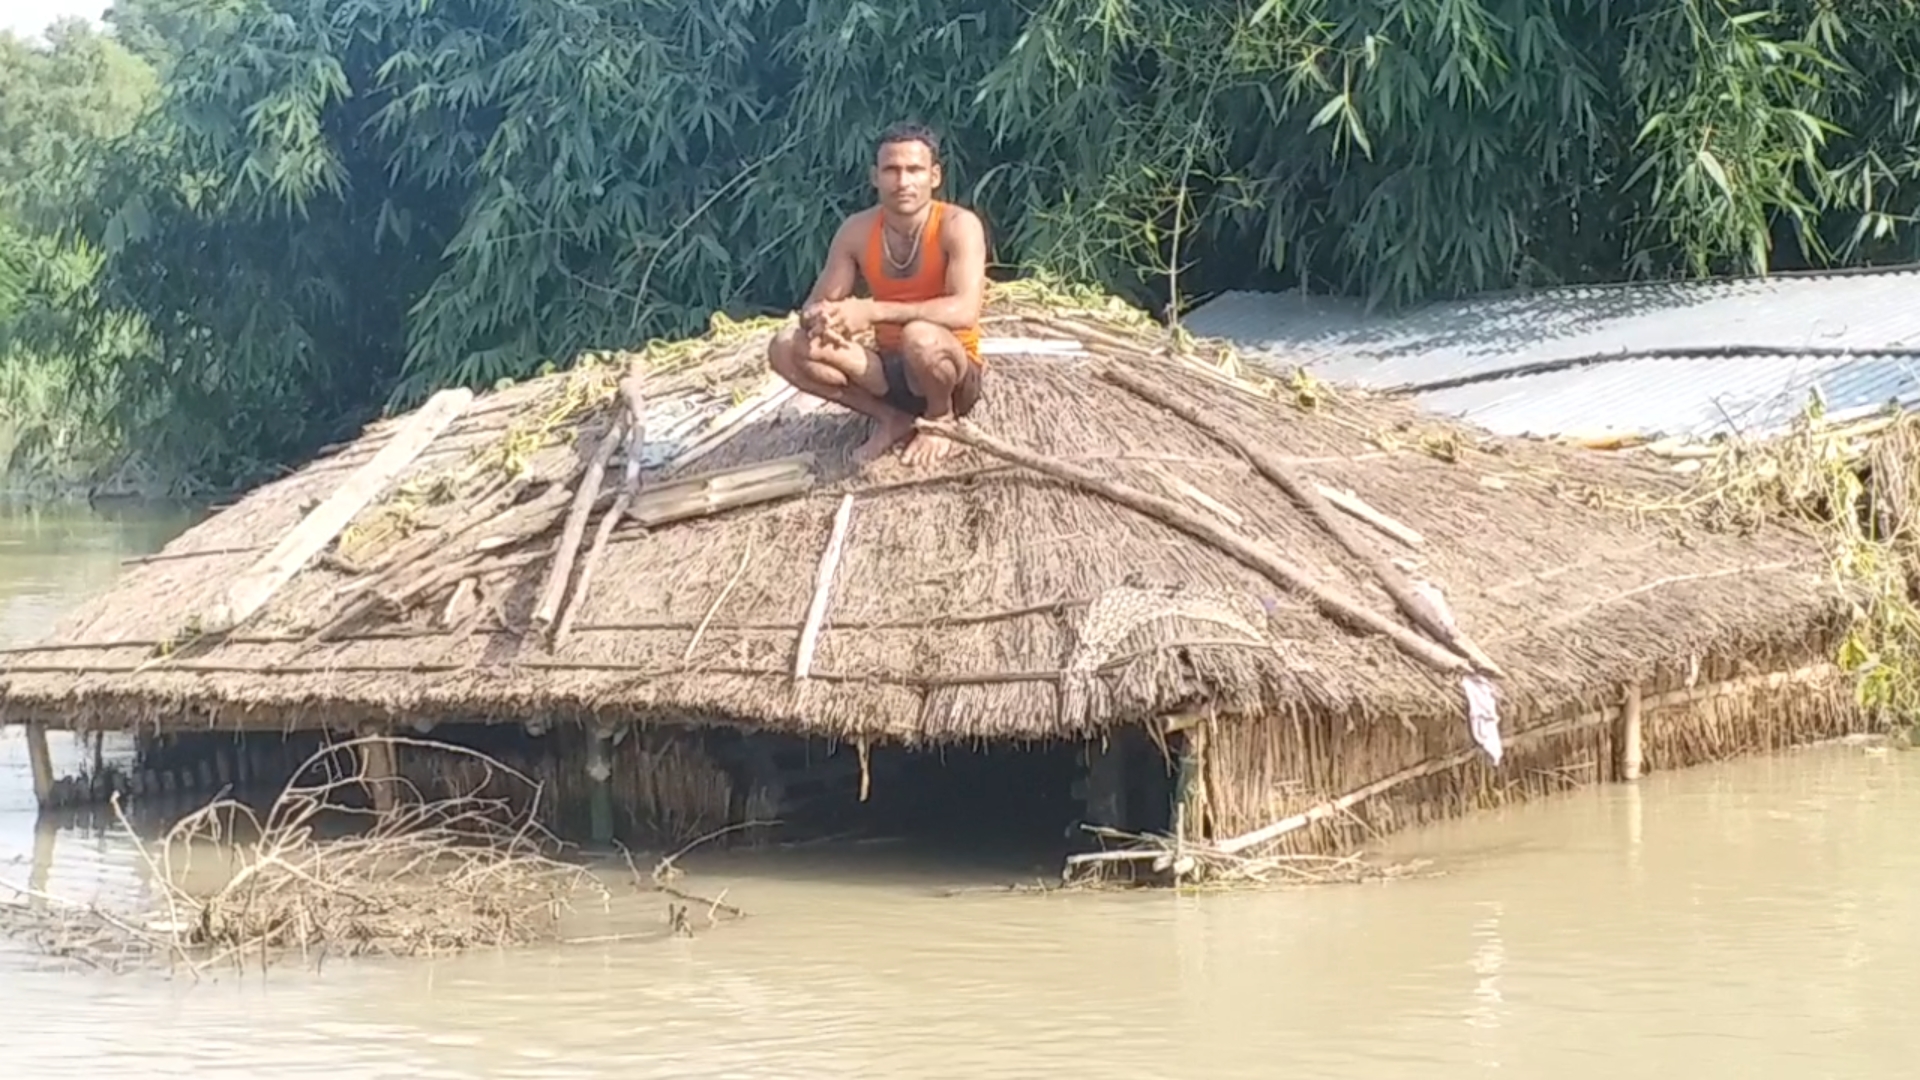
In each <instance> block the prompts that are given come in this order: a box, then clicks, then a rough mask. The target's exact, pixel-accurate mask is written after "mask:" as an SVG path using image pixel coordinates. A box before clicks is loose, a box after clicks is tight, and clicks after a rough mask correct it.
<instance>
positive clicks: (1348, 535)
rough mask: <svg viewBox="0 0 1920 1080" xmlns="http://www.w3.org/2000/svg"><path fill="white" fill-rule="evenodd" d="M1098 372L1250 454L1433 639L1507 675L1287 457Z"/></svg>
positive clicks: (1113, 374)
mask: <svg viewBox="0 0 1920 1080" xmlns="http://www.w3.org/2000/svg"><path fill="white" fill-rule="evenodd" d="M1100 377H1101V378H1103V379H1105V380H1107V381H1108V382H1110V383H1113V384H1114V385H1115V386H1118V387H1120V388H1121V389H1123V390H1125V391H1127V392H1128V393H1130V394H1133V395H1134V396H1135V397H1138V398H1140V399H1141V400H1142V401H1146V402H1150V403H1151V404H1154V405H1157V406H1159V407H1160V408H1162V409H1165V410H1166V411H1167V412H1170V413H1172V414H1173V415H1175V416H1178V417H1179V418H1180V419H1182V420H1185V421H1186V422H1187V423H1189V424H1192V425H1193V426H1194V427H1195V428H1198V429H1199V430H1201V431H1203V432H1205V433H1206V434H1207V435H1209V436H1211V437H1212V438H1213V439H1214V440H1215V441H1217V442H1219V443H1220V444H1221V445H1223V446H1225V447H1227V448H1228V449H1230V450H1233V451H1235V452H1237V453H1239V454H1240V455H1241V456H1242V457H1244V458H1246V459H1247V461H1248V463H1250V464H1251V465H1252V466H1253V467H1254V470H1255V471H1256V472H1258V473H1259V474H1260V475H1262V476H1264V477H1266V478H1267V479H1268V480H1270V481H1272V482H1273V484H1274V485H1275V486H1276V487H1278V488H1280V489H1281V490H1282V491H1284V492H1286V493H1287V495H1288V496H1289V497H1290V498H1292V499H1293V501H1294V502H1296V503H1298V504H1299V505H1300V507H1301V509H1304V510H1306V511H1307V512H1308V513H1309V514H1311V515H1313V517H1314V519H1315V520H1317V521H1318V522H1319V523H1320V527H1321V528H1322V529H1325V530H1326V531H1327V533H1328V534H1329V535H1331V536H1332V537H1333V538H1334V540H1335V541H1337V542H1338V543H1339V545H1340V546H1341V547H1343V548H1345V549H1346V551H1347V553H1348V554H1349V555H1352V556H1353V557H1354V558H1356V559H1358V560H1360V562H1361V563H1363V564H1364V565H1365V566H1366V567H1367V569H1369V570H1371V571H1372V572H1373V576H1374V578H1375V579H1376V580H1378V581H1379V582H1380V585H1381V587H1382V588H1384V589H1385V590H1386V591H1387V595H1388V596H1391V597H1393V602H1394V603H1395V604H1397V605H1398V606H1399V608H1400V610H1401V612H1402V613H1403V614H1405V615H1406V616H1407V618H1408V620H1409V621H1411V622H1412V623H1413V624H1414V625H1415V626H1418V627H1419V628H1420V629H1422V630H1425V631H1426V632H1427V633H1428V634H1430V635H1432V637H1433V638H1434V640H1436V641H1439V642H1441V643H1443V644H1445V645H1447V646H1450V647H1451V648H1452V649H1453V650H1454V651H1455V652H1458V653H1459V654H1460V655H1461V656H1463V657H1465V658H1466V659H1467V660H1468V661H1469V662H1471V663H1472V664H1473V666H1474V667H1475V668H1477V669H1478V670H1480V671H1482V672H1485V673H1486V674H1488V675H1492V676H1495V677H1496V678H1504V677H1505V674H1506V673H1505V672H1503V671H1501V670H1500V666H1499V665H1498V664H1495V663H1494V662H1493V659H1492V658H1491V657H1489V656H1488V655H1487V654H1486V653H1485V652H1484V651H1482V650H1481V648H1480V647H1479V646H1478V645H1476V644H1474V642H1473V639H1472V638H1470V637H1468V636H1467V635H1466V633H1465V632H1463V631H1461V630H1459V629H1458V628H1457V627H1449V626H1448V625H1447V624H1446V623H1445V622H1444V621H1442V619H1441V618H1440V613H1439V612H1438V611H1436V610H1434V607H1433V605H1432V604H1430V603H1428V602H1427V601H1426V599H1425V598H1424V597H1422V596H1420V595H1419V594H1418V593H1416V592H1414V589H1413V583H1412V582H1410V581H1408V580H1407V576H1406V575H1405V574H1404V573H1402V572H1401V571H1400V568H1399V567H1396V566H1394V565H1393V564H1392V563H1390V562H1388V561H1387V560H1386V558H1385V557H1384V556H1382V555H1381V554H1380V553H1379V552H1378V551H1376V550H1374V549H1373V548H1372V547H1370V546H1369V545H1368V544H1367V543H1366V542H1365V541H1364V540H1362V539H1361V538H1360V537H1359V536H1358V535H1357V534H1356V533H1354V531H1353V530H1352V529H1350V528H1348V527H1347V523H1346V521H1345V520H1344V519H1342V518H1341V517H1340V516H1339V515H1337V514H1335V513H1334V512H1333V507H1332V506H1331V504H1329V503H1328V502H1327V500H1326V499H1324V498H1322V497H1321V496H1320V493H1319V492H1318V491H1316V490H1315V489H1314V488H1311V487H1309V486H1307V485H1306V484H1304V483H1302V482H1301V480H1300V478H1299V477H1298V476H1296V475H1294V472H1293V470H1292V469H1290V468H1288V467H1287V466H1286V465H1285V464H1284V463H1283V462H1281V461H1279V460H1277V459H1275V458H1274V456H1273V455H1272V454H1269V453H1267V452H1266V451H1264V450H1261V449H1260V448H1259V447H1257V446H1254V445H1252V444H1251V443H1249V442H1247V441H1246V440H1244V439H1240V438H1237V437H1235V436H1233V435H1229V434H1228V433H1226V432H1224V431H1222V430H1220V428H1219V426H1218V425H1216V424H1213V423H1210V422H1208V420H1207V418H1206V416H1205V415H1203V414H1202V413H1201V412H1200V410H1199V409H1197V408H1195V407H1193V406H1192V405H1190V404H1188V403H1187V402H1184V401H1181V400H1179V399H1177V398H1175V397H1173V396H1172V395H1171V394H1169V393H1167V392H1166V391H1165V390H1162V389H1161V388H1159V387H1157V386H1154V385H1152V384H1151V383H1148V382H1146V381H1145V380H1143V379H1141V378H1140V377H1139V376H1137V375H1135V374H1134V373H1133V372H1130V371H1126V370H1124V369H1121V368H1118V367H1111V366H1109V367H1107V368H1104V369H1102V370H1101V372H1100Z"/></svg>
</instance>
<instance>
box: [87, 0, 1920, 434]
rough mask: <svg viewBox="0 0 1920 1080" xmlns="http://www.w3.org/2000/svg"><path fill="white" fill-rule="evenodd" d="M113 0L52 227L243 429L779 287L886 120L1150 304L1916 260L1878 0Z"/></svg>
mask: <svg viewBox="0 0 1920 1080" xmlns="http://www.w3.org/2000/svg"><path fill="white" fill-rule="evenodd" d="M140 6H141V7H142V8H144V9H150V10H149V16H148V17H147V19H146V21H145V22H143V23H141V25H142V26H143V27H144V28H146V32H147V33H149V34H150V35H154V34H158V35H161V36H163V37H165V45H166V48H165V49H163V50H160V51H163V52H164V53H165V57H166V62H165V64H164V71H165V73H166V74H165V87H164V102H163V105H162V107H161V108H160V109H159V110H157V111H156V112H155V113H154V114H153V115H152V116H151V117H150V119H149V122H148V123H146V124H145V125H144V126H143V127H142V128H141V129H140V130H139V131H138V132H136V133H135V135H133V136H132V137H130V138H129V139H127V140H123V141H120V142H118V143H115V144H114V145H112V146H111V148H110V152H111V157H112V160H113V161H115V162H117V163H118V164H117V166H116V168H115V171H114V176H113V178H112V180H111V182H110V183H109V184H108V185H107V187H106V188H105V189H103V190H102V192H101V194H100V196H99V197H98V198H96V199H92V200H88V201H83V213H82V214H81V215H80V216H79V220H78V222H77V224H79V226H80V227H81V229H82V231H83V232H84V233H85V234H86V235H88V236H90V237H92V238H94V239H95V240H97V241H98V242H99V243H100V244H101V245H102V247H103V248H104V250H105V252H106V272H105V276H104V279H103V280H104V282H105V289H104V291H103V292H102V293H101V294H100V300H99V302H100V303H101V305H103V307H104V308H106V309H112V310H125V311H133V312H137V313H138V314H139V315H140V316H141V317H142V318H143V319H144V320H145V321H146V324H147V325H148V326H150V328H151V332H152V334H153V340H154V342H155V346H154V348H153V350H152V355H151V358H150V359H149V360H148V361H147V363H146V365H145V366H143V367H140V368H139V370H137V371H134V372H131V373H129V374H128V375H127V376H126V378H127V381H128V385H129V386H131V387H135V388H137V392H138V393H141V394H146V395H148V396H149V400H155V399H157V398H158V397H159V396H165V397H167V399H168V400H170V401H173V402H175V403H177V405H178V409H177V410H176V411H177V414H178V415H179V416H183V417H187V418H190V419H189V421H182V422H181V423H182V424H183V425H185V424H188V423H190V425H191V426H190V427H188V426H180V427H178V428H176V429H174V430H173V432H172V434H171V435H170V436H169V437H170V438H172V439H173V440H174V443H175V444H177V445H178V446H180V447H185V446H186V445H187V441H188V440H189V438H190V436H189V434H188V433H189V432H190V431H199V432H202V433H203V434H202V435H201V436H200V437H201V438H202V439H203V440H204V438H205V435H204V432H205V431H206V430H208V428H209V426H211V427H213V428H214V429H215V430H217V431H218V432H220V433H221V434H220V435H219V438H221V439H223V440H226V446H227V450H228V452H230V455H231V456H233V458H234V460H236V461H238V460H240V459H241V458H242V457H244V456H249V455H250V456H259V457H266V458H285V457H289V456H293V455H296V454H298V453H300V452H303V451H304V450H305V449H307V448H310V447H311V445H312V444H314V443H315V442H317V441H319V440H321V439H324V438H328V437H332V436H335V435H337V434H339V433H340V432H341V431H342V430H343V429H344V427H345V426H346V425H348V424H350V423H357V422H359V421H361V420H364V419H365V418H366V417H367V415H369V413H370V411H371V410H373V409H375V408H377V407H379V406H381V405H383V404H388V403H393V402H400V403H404V402H409V401H415V400H418V399H419V398H420V397H421V396H422V395H423V394H424V393H426V392H428V391H429V390H431V389H432V388H434V387H436V386H440V385H444V384H447V383H455V382H457V383H465V384H469V385H475V386H485V385H488V384H491V383H493V382H495V381H497V380H500V379H505V378H517V377H522V376H525V375H527V374H529V373H531V372H533V371H535V370H537V369H538V368H539V367H540V365H542V364H543V363H547V362H551V361H553V360H557V359H563V358H565V357H566V356H568V355H570V354H572V353H573V352H575V351H576V350H579V349H581V348H584V347H606V346H621V345H629V344H633V343H635V342H637V341H639V340H642V339H644V338H646V337H649V336H653V335H658V334H668V333H684V332H687V331H691V330H697V329H698V328H699V327H700V326H701V324H702V323H703V321H704V320H705V318H706V317H707V314H708V313H709V312H710V311H713V310H715V309H724V310H728V311H730V312H733V313H735V314H745V313H752V312H761V311H772V310H780V309H783V308H785V307H787V306H789V305H791V304H792V303H793V302H794V301H795V300H796V298H797V297H798V296H800V295H801V294H802V293H803V292H804V291H805V289H806V287H807V284H808V283H809V281H810V279H811V277H812V274H813V273H814V270H815V267H816V265H817V260H818V258H819V257H820V255H821V253H822V250H823V248H824V245H825V243H826V240H827V237H828V235H829V233H830V231H831V228H832V225H833V223H834V221H835V220H836V219H837V217H838V216H839V215H841V214H843V213H845V212H847V211H850V210H852V209H854V208H856V207H857V206H859V205H861V204H862V202H863V201H864V200H865V199H866V197H867V192H866V188H865V183H866V181H865V176H866V172H865V170H866V166H867V163H868V161H869V160H870V157H871V139H872V137H873V135H874V134H875V133H876V132H877V131H878V130H879V129H880V128H881V127H882V126H884V125H885V124H887V123H889V122H891V121H894V120H896V119H901V118H909V117H911V118H919V119H924V120H926V121H929V122H931V123H933V124H935V125H936V126H938V127H939V128H941V129H942V130H943V131H944V132H945V133H946V134H947V136H948V138H949V142H950V164H949V168H948V177H949V188H950V191H949V193H950V194H951V195H953V196H955V197H958V198H961V199H964V200H966V201H968V202H970V203H973V204H975V205H977V206H978V207H979V208H980V209H981V211H982V212H983V213H984V214H985V215H986V217H987V219H988V221H989V224H990V227H991V229H992V235H993V240H994V251H995V256H996V258H997V260H998V261H999V262H1000V263H1001V264H1003V265H1004V266H1006V267H1008V268H1025V269H1033V268H1046V269H1048V270H1050V271H1052V272H1055V273H1059V274H1062V275H1065V276H1068V277H1072V278H1077V279H1081V280H1088V281H1093V282H1097V283H1101V284H1104V285H1107V286H1109V287H1112V288H1116V289H1119V290H1121V291H1123V292H1126V293H1129V294H1130V295H1132V296H1133V297H1134V298H1135V299H1138V300H1141V301H1143V302H1149V303H1152V304H1154V305H1155V306H1158V305H1159V304H1160V303H1162V302H1164V301H1166V300H1167V299H1168V298H1169V294H1170V293H1172V294H1180V295H1190V294H1191V293H1193V292H1195V291H1197V290H1202V289H1206V288H1209V287H1219V286H1244V285H1248V284H1263V283H1264V284H1277V285H1281V286H1286V285H1296V284H1300V285H1305V286H1307V287H1309V288H1312V289H1315V290H1321V291H1325V290H1338V291H1343V292H1349V293H1353V294H1356V295H1360V296H1364V297H1367V298H1369V299H1371V300H1373V301H1376V302H1378V303H1381V304H1384V305H1389V306H1391V305H1395V304H1402V303H1407V302H1411V301H1416V300H1419V299H1422V298H1426V297H1432V296H1439V295H1449V294H1457V293H1462V292H1468V291H1474V290H1480V289H1487V288H1494V287H1504V286H1510V285H1515V284H1529V283H1531V284H1539V283H1548V282H1563V281H1592V280H1613V279H1619V278H1622V277H1630V276H1665V275H1673V274H1687V273H1693V274H1698V273H1707V272H1729V271H1740V270H1753V269H1763V268H1769V267H1778V266H1784V265H1800V264H1820V263H1824V262H1832V261H1854V262H1858V261H1863V260H1894V259H1907V258H1912V257H1913V255H1914V232H1913V229H1912V228H1911V218H1912V214H1913V212H1914V207H1915V202H1916V193H1917V192H1920V181H1916V177H1915V169H1916V167H1917V164H1916V163H1917V162H1920V158H1917V157H1916V154H1920V136H1916V130H1917V124H1920V83H1917V82H1916V79H1920V58H1917V57H1916V48H1917V47H1920V13H1916V10H1915V8H1914V6H1913V4H1912V3H1909V2H1902V0H1877V2H1864V3H1858V4H1853V3H1849V4H1845V5H1841V4H1837V3H1835V2H1833V0H1771V2H1769V0H1756V2H1751V3H1734V2H1731V0H1022V2H1021V3H1009V2H1007V0H941V2H939V3H933V2H910V0H899V2H889V3H881V2H879V0H702V2H700V3H687V2H682V0H220V2H219V3H217V4H209V5H205V6H204V12H205V13H204V14H196V12H200V11H201V10H202V9H201V8H198V7H194V6H192V5H181V4H180V3H178V2H177V0H144V3H142V4H141V5H140ZM155 13H158V14H155ZM160 15H165V16H166V17H165V18H160V17H159V16H160ZM154 27H164V28H165V29H164V31H161V30H154V29H153V28H154ZM188 29H191V33H189V32H188ZM154 48H155V49H159V47H158V46H154ZM308 418H312V419H308ZM209 421H215V423H212V424H211V425H210V424H209ZM182 452H184V450H183V451H182ZM243 452H244V453H243Z"/></svg>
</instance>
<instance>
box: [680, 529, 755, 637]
mask: <svg viewBox="0 0 1920 1080" xmlns="http://www.w3.org/2000/svg"><path fill="white" fill-rule="evenodd" d="M752 558H753V538H752V537H748V538H747V543H746V546H745V548H744V550H742V551H741V552H740V565H739V566H736V567H734V568H733V576H732V577H730V578H728V579H727V583H726V584H725V585H723V586H721V587H720V595H718V596H716V597H714V598H713V603H712V604H709V605H708V606H707V613H706V614H705V615H702V616H701V617H700V625H699V626H696V627H694V628H693V639H692V640H690V641H688V642H687V651H686V652H683V653H681V654H680V662H681V663H683V664H684V663H686V662H687V661H689V660H692V659H693V650H695V649H697V648H699V647H700V639H701V638H702V637H704V636H705V635H706V632H707V626H708V625H709V624H710V623H712V622H713V617H714V615H715V614H717V613H718V612H719V611H720V605H722V604H724V603H726V602H727V597H729V596H732V595H733V587H734V586H735V585H738V584H740V575H742V574H744V573H746V572H747V563H748V562H749V561H750V560H751V559H752Z"/></svg>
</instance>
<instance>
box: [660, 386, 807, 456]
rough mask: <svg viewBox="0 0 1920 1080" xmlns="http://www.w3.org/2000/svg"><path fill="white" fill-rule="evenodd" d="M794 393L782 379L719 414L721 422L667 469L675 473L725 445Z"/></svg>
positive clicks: (782, 403) (793, 389) (784, 402)
mask: <svg viewBox="0 0 1920 1080" xmlns="http://www.w3.org/2000/svg"><path fill="white" fill-rule="evenodd" d="M795 393H796V390H795V388H794V387H793V386H792V385H791V384H789V383H784V382H783V383H781V384H780V385H779V386H778V387H775V388H772V389H771V390H770V391H769V392H767V393H765V394H764V395H763V396H761V397H759V398H756V399H752V400H750V401H746V402H742V403H741V406H736V407H735V408H734V409H733V410H729V411H728V412H727V413H723V414H721V417H720V420H721V421H723V422H724V424H723V425H722V424H719V423H717V424H716V426H715V427H714V428H713V429H712V430H711V431H710V432H709V433H708V434H707V435H706V436H704V437H703V438H702V439H701V440H700V441H699V442H698V443H696V444H694V445H693V446H691V447H688V448H687V449H686V450H685V451H683V452H682V453H681V454H680V456H679V457H676V458H674V459H673V461H672V462H670V463H669V464H668V465H667V468H666V471H668V472H670V473H672V474H673V475H675V476H678V475H679V474H680V473H681V472H683V471H685V470H686V468H687V467H688V466H690V465H692V464H693V463H694V462H696V461H699V460H700V459H701V458H704V457H706V456H707V455H708V454H711V453H713V452H714V451H715V450H718V449H720V447H722V446H724V445H726V443H727V441H728V440H730V439H732V438H733V437H734V436H735V435H737V434H739V433H740V432H741V431H742V430H744V429H745V428H746V427H747V425H748V424H751V423H753V422H754V421H756V420H758V419H760V418H761V417H763V416H765V415H767V414H768V413H770V412H773V411H774V410H776V409H778V408H779V407H780V406H782V405H785V404H786V403H787V401H788V400H789V399H791V398H792V397H793V395H794V394H795Z"/></svg>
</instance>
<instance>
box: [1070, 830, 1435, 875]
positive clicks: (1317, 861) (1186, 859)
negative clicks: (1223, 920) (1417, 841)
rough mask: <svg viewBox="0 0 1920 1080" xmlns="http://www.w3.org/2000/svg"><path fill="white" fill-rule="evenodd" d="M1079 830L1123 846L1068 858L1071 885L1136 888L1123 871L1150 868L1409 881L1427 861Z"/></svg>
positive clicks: (1171, 872)
mask: <svg viewBox="0 0 1920 1080" xmlns="http://www.w3.org/2000/svg"><path fill="white" fill-rule="evenodd" d="M1081 828H1083V829H1086V830H1087V831H1088V832H1090V833H1092V834H1094V835H1095V836H1098V837H1101V838H1102V839H1105V840H1114V841H1118V842H1120V843H1121V844H1122V846H1120V847H1116V848H1110V849H1107V850H1104V851H1088V852H1082V853H1081V854H1078V855H1069V856H1068V857H1067V865H1066V868H1065V869H1064V870H1063V871H1062V872H1061V880H1062V881H1063V882H1064V883H1065V884H1066V885H1068V886H1078V887H1098V886H1112V885H1116V884H1118V885H1132V884H1135V880H1134V878H1133V877H1132V876H1131V874H1127V875H1123V874H1122V873H1120V871H1123V870H1130V869H1133V868H1138V867H1140V866H1142V865H1146V866H1150V867H1151V869H1152V871H1153V873H1154V874H1156V875H1171V876H1172V877H1173V878H1174V879H1175V880H1176V881H1185V882H1191V883H1194V884H1197V885H1202V886H1209V887H1216V888H1233V887H1244V886H1248V885H1255V886H1257V885H1332V884H1339V883H1350V882H1360V881H1380V880H1384V879H1388V878H1401V877H1408V876H1411V875H1414V874H1417V873H1419V872H1421V871H1423V870H1424V869H1425V868H1426V866H1427V863H1426V861H1425V860H1417V861H1414V862H1410V863H1400V864H1394V865H1381V864H1380V863H1377V862H1373V861H1370V860H1368V859H1367V858H1366V857H1365V856H1364V855H1362V854H1360V853H1357V852H1356V853H1352V854H1347V855H1312V854H1292V853H1286V852H1272V853H1264V854H1257V855H1256V854H1247V853H1244V852H1237V851H1227V850H1225V849H1224V848H1221V847H1218V846H1215V845H1213V844H1210V843H1206V842H1204V841H1195V840H1185V841H1182V840H1180V839H1178V838H1176V837H1172V836H1159V835H1151V834H1141V833H1129V832H1122V831H1120V830H1118V829H1108V828H1102V827H1099V826H1092V825H1083V826H1081Z"/></svg>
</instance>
